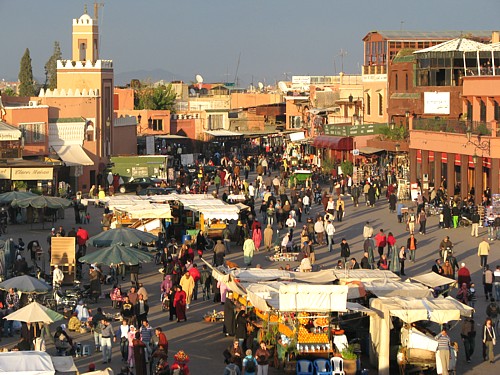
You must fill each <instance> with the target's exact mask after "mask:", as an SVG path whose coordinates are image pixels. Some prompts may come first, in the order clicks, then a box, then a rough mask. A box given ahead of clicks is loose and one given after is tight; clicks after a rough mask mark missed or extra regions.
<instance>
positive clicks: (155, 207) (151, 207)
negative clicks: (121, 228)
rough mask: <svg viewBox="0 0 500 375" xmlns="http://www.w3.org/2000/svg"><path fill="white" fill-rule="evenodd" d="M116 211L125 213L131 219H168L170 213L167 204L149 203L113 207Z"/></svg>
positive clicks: (170, 215) (170, 216)
mask: <svg viewBox="0 0 500 375" xmlns="http://www.w3.org/2000/svg"><path fill="white" fill-rule="evenodd" d="M115 209H116V210H118V211H123V212H126V213H127V215H128V216H129V217H130V218H131V219H139V220H140V219H170V218H172V211H171V210H170V205H169V204H157V203H149V202H147V204H145V205H142V204H138V205H131V206H115Z"/></svg>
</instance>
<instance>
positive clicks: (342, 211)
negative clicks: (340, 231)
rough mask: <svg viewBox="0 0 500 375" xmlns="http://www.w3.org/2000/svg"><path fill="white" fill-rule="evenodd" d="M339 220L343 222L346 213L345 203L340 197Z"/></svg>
mask: <svg viewBox="0 0 500 375" xmlns="http://www.w3.org/2000/svg"><path fill="white" fill-rule="evenodd" d="M336 206H337V220H338V221H339V222H342V219H343V217H344V211H345V203H344V200H343V199H342V198H341V197H340V196H339V197H338V199H337V203H336Z"/></svg>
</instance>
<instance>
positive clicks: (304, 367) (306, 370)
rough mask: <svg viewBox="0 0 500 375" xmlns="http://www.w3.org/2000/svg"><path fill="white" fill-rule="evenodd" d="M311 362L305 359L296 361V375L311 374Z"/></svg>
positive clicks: (312, 369)
mask: <svg viewBox="0 0 500 375" xmlns="http://www.w3.org/2000/svg"><path fill="white" fill-rule="evenodd" d="M313 374H314V368H313V363H312V362H311V361H308V360H307V359H299V360H298V361H297V375H313Z"/></svg>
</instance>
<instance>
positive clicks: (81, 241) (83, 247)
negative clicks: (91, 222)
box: [76, 227, 89, 258]
mask: <svg viewBox="0 0 500 375" xmlns="http://www.w3.org/2000/svg"><path fill="white" fill-rule="evenodd" d="M88 239H89V232H87V230H86V229H83V228H82V227H78V231H77V232H76V243H77V245H78V255H77V258H80V257H83V256H85V254H86V253H87V240H88Z"/></svg>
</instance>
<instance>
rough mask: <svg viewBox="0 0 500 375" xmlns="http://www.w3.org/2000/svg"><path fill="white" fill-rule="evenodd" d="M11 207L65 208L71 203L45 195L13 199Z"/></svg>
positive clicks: (64, 199)
mask: <svg viewBox="0 0 500 375" xmlns="http://www.w3.org/2000/svg"><path fill="white" fill-rule="evenodd" d="M11 205H12V207H22V208H25V207H29V206H31V207H33V208H45V207H48V208H67V207H69V206H71V201H70V200H68V199H66V198H59V197H50V196H46V195H37V196H35V197H28V198H24V199H14V200H13V201H12V203H11Z"/></svg>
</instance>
